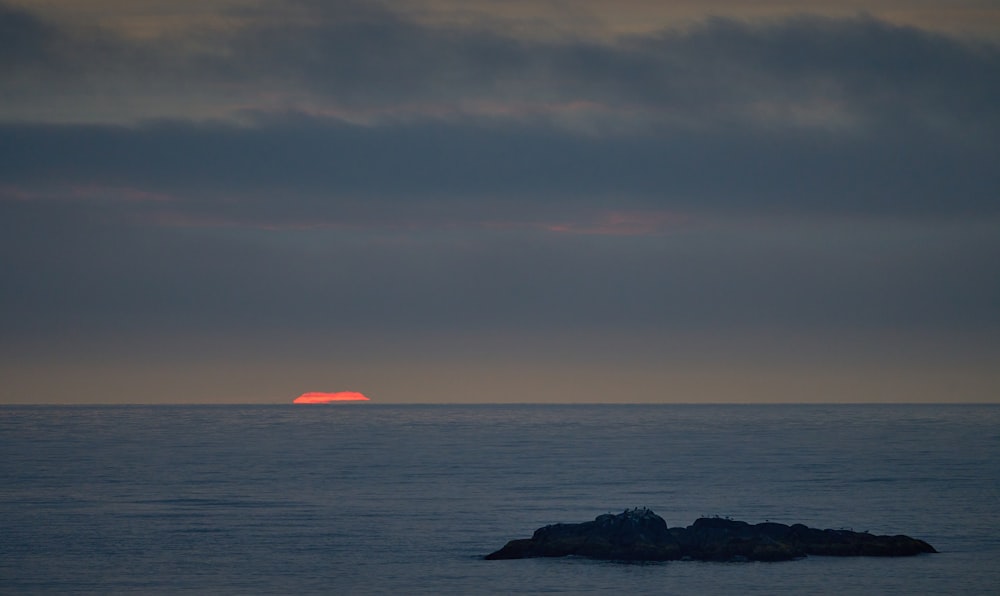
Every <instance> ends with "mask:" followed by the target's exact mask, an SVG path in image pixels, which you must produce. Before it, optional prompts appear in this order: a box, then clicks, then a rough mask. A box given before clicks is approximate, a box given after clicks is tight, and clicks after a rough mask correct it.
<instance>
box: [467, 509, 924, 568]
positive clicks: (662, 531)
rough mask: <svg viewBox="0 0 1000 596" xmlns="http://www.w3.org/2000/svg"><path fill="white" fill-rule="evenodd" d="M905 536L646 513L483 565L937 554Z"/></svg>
mask: <svg viewBox="0 0 1000 596" xmlns="http://www.w3.org/2000/svg"><path fill="white" fill-rule="evenodd" d="M935 552H937V551H936V550H935V549H934V547H932V546H931V545H930V544H927V543H926V542H924V541H923V540H918V539H916V538H910V537H909V536H903V535H897V536H876V535H874V534H869V533H868V532H854V531H851V530H819V529H816V528H809V527H807V526H804V525H802V524H794V525H791V526H788V525H785V524H779V523H773V522H766V523H761V524H756V525H751V524H749V523H747V522H743V521H735V520H731V519H723V518H717V517H713V518H706V517H703V518H700V519H697V520H695V522H694V523H693V524H691V525H690V526H688V527H686V528H681V527H677V528H668V527H667V523H666V522H665V521H663V518H661V517H660V516H659V515H656V514H655V513H653V512H652V511H651V510H649V509H630V510H626V511H623V512H622V513H619V514H610V513H608V514H605V515H600V516H598V517H597V518H596V519H595V520H594V521H589V522H583V523H579V524H553V525H549V526H545V527H543V528H539V529H538V530H535V533H534V535H532V537H531V538H524V539H519V540H511V541H510V542H508V543H507V544H506V545H505V546H504V547H503V548H501V549H500V550H498V551H496V552H493V553H490V554H488V555H486V557H485V558H486V559H489V560H496V559H525V558H531V557H564V556H568V555H575V556H580V557H589V558H593V559H608V560H621V561H675V560H697V561H788V560H791V559H799V558H802V557H805V556H807V555H830V556H869V557H902V556H911V555H917V554H921V553H935Z"/></svg>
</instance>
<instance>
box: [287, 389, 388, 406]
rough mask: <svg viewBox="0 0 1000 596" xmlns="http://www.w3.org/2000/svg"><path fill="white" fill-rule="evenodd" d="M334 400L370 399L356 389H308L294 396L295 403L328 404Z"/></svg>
mask: <svg viewBox="0 0 1000 596" xmlns="http://www.w3.org/2000/svg"><path fill="white" fill-rule="evenodd" d="M335 401H370V400H369V399H368V398H367V397H365V395H364V394H363V393H360V392H358V391H335V392H333V393H326V392H324V391H310V392H308V393H303V394H302V395H300V396H298V397H296V398H295V401H293V402H292V403H295V404H328V403H331V402H335Z"/></svg>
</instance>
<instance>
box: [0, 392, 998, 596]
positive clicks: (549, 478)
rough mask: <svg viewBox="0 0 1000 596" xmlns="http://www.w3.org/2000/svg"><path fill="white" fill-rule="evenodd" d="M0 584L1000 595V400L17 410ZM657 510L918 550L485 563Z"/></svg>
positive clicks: (6, 438)
mask: <svg viewBox="0 0 1000 596" xmlns="http://www.w3.org/2000/svg"><path fill="white" fill-rule="evenodd" d="M0 455H2V458H0V593H4V594H19V593H65V592H73V593H100V594H107V593H142V594H156V593H171V594H174V593H185V592H188V593H213V594H246V593H275V594H291V593H324V594H330V593H337V594H350V593H357V594H368V593H442V592H443V593H465V594H468V593H511V592H522V593H543V592H544V593H566V594H580V593H605V592H617V593H659V594H705V593H718V594H727V593H728V594H731V593H751V594H773V593H798V594H808V593H831V592H851V593H881V594H915V593H928V594H929V593H945V594H988V593H994V594H996V593H1000V571H998V569H1000V565H997V563H996V562H997V560H1000V407H996V406H909V405H908V406H881V405H878V406H873V405H869V406H853V405H851V406H526V405H514V406H390V405H377V404H341V405H333V406H193V407H192V406H157V407H137V406H129V407H2V408H0ZM635 506H648V507H650V508H652V509H653V510H654V511H656V512H657V513H659V514H660V515H661V516H662V517H663V518H664V519H665V520H666V521H667V523H668V524H669V525H671V526H674V525H688V524H690V523H691V522H692V521H694V519H695V518H696V517H698V516H703V515H722V516H731V517H733V518H736V519H742V520H746V521H749V522H761V521H764V520H771V521H780V522H785V523H794V522H801V523H806V524H808V525H811V526H818V527H823V528H827V527H832V528H841V527H850V528H853V529H855V530H870V531H872V532H875V533H905V534H910V535H912V536H916V537H919V538H923V539H925V540H927V541H929V542H930V543H931V544H933V545H934V546H935V547H937V549H938V550H940V551H941V553H940V554H937V555H924V556H919V557H915V558H901V559H873V558H849V559H840V558H828V557H810V558H808V559H804V560H799V561H792V562H785V563H702V562H669V563H657V564H620V563H609V562H595V561H587V560H582V559H572V558H569V559H533V560H522V561H483V560H482V559H481V556H482V555H483V554H486V553H488V552H490V551H492V550H494V549H496V548H499V547H500V546H502V545H503V544H504V543H505V542H506V541H507V540H509V539H511V538H520V537H527V536H530V534H531V532H532V531H533V530H534V529H535V528H537V527H539V526H542V525H544V524H549V523H554V522H577V521H585V520H589V519H593V518H594V517H595V516H597V515H599V514H602V513H607V512H618V511H621V510H622V509H625V508H628V507H635Z"/></svg>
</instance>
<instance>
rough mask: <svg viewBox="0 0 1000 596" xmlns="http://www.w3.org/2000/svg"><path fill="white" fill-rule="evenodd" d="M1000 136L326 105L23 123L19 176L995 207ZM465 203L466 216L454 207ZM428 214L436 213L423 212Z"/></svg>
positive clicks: (2, 149) (304, 197) (759, 205)
mask: <svg viewBox="0 0 1000 596" xmlns="http://www.w3.org/2000/svg"><path fill="white" fill-rule="evenodd" d="M998 151H1000V146H998V142H997V141H996V140H988V139H980V138H978V137H971V138H955V137H952V136H950V135H942V134H933V133H930V132H928V131H920V130H916V131H910V130H899V131H896V134H894V135H861V136H853V135H851V136H839V137H837V136H834V137H828V136H825V135H820V136H818V137H817V136H816V135H808V134H804V133H802V132H800V131H767V132H764V131H759V130H756V129H747V128H743V129H739V128H733V129H730V130H727V131H719V132H713V133H697V134H696V133H693V132H686V133H683V132H678V133H675V134H672V135H669V136H651V135H643V134H637V135H634V136H624V135H617V136H614V137H611V138H598V137H580V136H578V135H575V134H573V133H572V132H569V131H566V130H563V129H559V128H554V127H545V126H541V127H540V126H528V125H523V124H522V125H510V124H507V125H497V124H492V125H491V124H476V123H471V124H470V123H447V122H431V123H419V124H398V125H385V126H379V127H370V126H358V125H349V124H344V123H338V122H330V121H322V120H314V119H288V120H278V121H271V122H269V123H267V124H262V125H260V126H257V127H250V128H247V127H236V126H230V125H212V124H208V125H196V124H183V123H163V124H158V125H149V126H140V127H135V128H124V127H107V126H50V125H7V126H3V127H2V132H0V158H2V159H0V177H2V179H3V180H5V181H6V182H7V184H9V185H14V186H18V187H25V188H33V187H36V186H41V187H45V186H46V185H48V184H50V183H51V181H59V183H61V184H63V185H96V186H103V187H108V188H115V187H130V188H138V189H143V190H145V191H150V192H158V193H164V194H165V195H170V196H172V197H173V198H174V200H173V201H166V202H150V203H149V208H150V210H152V211H164V210H174V211H175V212H180V213H186V214H188V215H191V216H198V217H211V218H221V219H229V220H239V219H242V220H244V222H245V223H261V224H263V223H273V224H283V223H289V222H296V221H297V222H302V221H316V222H325V223H342V224H364V225H397V224H405V223H407V222H411V221H416V222H418V223H419V222H420V221H421V219H423V218H425V217H427V214H433V215H432V217H438V218H441V221H442V223H452V222H453V220H454V221H466V222H468V221H470V220H471V221H495V223H502V222H511V221H523V220H524V218H526V217H527V218H532V217H537V218H540V221H543V222H544V221H547V219H546V218H549V217H553V216H556V215H558V214H560V213H562V214H565V213H566V211H567V210H573V209H583V210H587V209H590V210H593V209H605V210H615V209H623V208H624V209H638V208H643V209H664V210H672V211H679V212H684V213H687V212H702V213H704V212H719V211H722V212H727V211H728V212H735V213H744V214H769V213H797V214H810V213H812V214H817V215H830V214H834V215H876V216H900V217H928V216H940V215H944V216H990V217H991V216H995V215H997V209H998V206H1000V205H998V201H997V200H996V196H997V190H998V188H1000V183H998V179H997V178H998V174H997V171H996V168H995V164H994V160H993V158H992V156H994V155H997V154H998ZM449 218H450V219H449ZM424 223H429V222H424Z"/></svg>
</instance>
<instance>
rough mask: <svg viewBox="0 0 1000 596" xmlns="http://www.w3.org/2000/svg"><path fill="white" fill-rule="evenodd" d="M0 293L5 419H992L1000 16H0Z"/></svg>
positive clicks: (496, 7) (31, 9)
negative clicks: (416, 406)
mask: <svg viewBox="0 0 1000 596" xmlns="http://www.w3.org/2000/svg"><path fill="white" fill-rule="evenodd" d="M750 4H752V6H750V7H748V5H750ZM0 266H2V269H0V271H2V272H3V275H2V277H0V304H2V311H0V403H51V402H59V403H95V402H99V403H121V402H253V403H290V402H291V400H292V399H293V398H294V397H295V396H297V395H298V394H299V393H302V392H306V391H341V390H354V391H362V392H364V393H365V394H366V395H369V396H370V397H371V398H372V401H373V403H378V402H382V403H392V402H497V401H516V402H577V401H582V402H598V401H607V402H758V401H766V402H812V401H834V402H840V401H846V402H859V401H860V402H867V401H879V402H886V401H887V402H899V401H941V402H966V401H1000V7H997V6H996V4H995V2H991V1H973V0H967V1H960V2H948V3H942V2H925V1H923V0H884V1H877V0H876V1H869V2H837V3H830V2H818V1H802V2H798V3H788V2H780V1H774V2H769V1H766V0H765V1H762V2H754V3H746V2H736V1H718V2H703V1H698V2H694V1H686V0H678V1H675V2H671V1H663V2H652V1H646V0H627V1H617V2H613V3H612V2H602V1H598V0H580V1H576V2H567V1H552V2H544V1H533V2H527V1H525V2H520V1H506V2H500V1H493V0H468V1H462V2H458V1H450V0H397V1H395V2H386V3H379V2H374V1H353V0H347V1H345V0H323V1H320V0H292V1H289V0H282V1H277V0H245V1H240V0H210V1H202V2H190V3H186V2H176V1H170V2H167V1H160V0H127V1H126V0H93V1H90V2H86V3H66V2H58V1H54V0H25V1H21V2H10V1H7V2H3V1H2V0H0Z"/></svg>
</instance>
